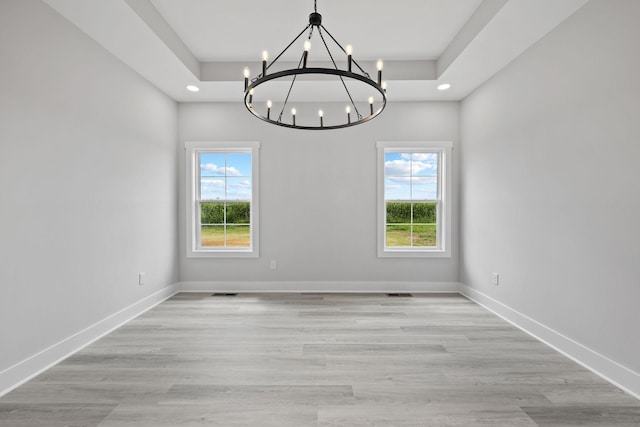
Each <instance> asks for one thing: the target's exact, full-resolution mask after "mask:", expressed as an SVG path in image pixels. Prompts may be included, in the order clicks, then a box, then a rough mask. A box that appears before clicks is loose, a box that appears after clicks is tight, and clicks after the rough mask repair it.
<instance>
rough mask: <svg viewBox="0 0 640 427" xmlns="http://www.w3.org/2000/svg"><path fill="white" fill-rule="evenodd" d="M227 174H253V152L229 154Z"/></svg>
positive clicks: (245, 175) (248, 175)
mask: <svg viewBox="0 0 640 427" xmlns="http://www.w3.org/2000/svg"><path fill="white" fill-rule="evenodd" d="M227 176H244V177H250V176H251V154H249V153H230V154H227Z"/></svg>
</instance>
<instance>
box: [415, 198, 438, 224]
mask: <svg viewBox="0 0 640 427" xmlns="http://www.w3.org/2000/svg"><path fill="white" fill-rule="evenodd" d="M437 212H438V205H437V204H436V203H414V204H413V221H412V222H413V223H414V224H435V223H436V222H437V215H438V213H437Z"/></svg>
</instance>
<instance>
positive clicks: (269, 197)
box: [178, 102, 459, 290]
mask: <svg viewBox="0 0 640 427" xmlns="http://www.w3.org/2000/svg"><path fill="white" fill-rule="evenodd" d="M315 110H316V109H311V111H315ZM458 115H459V104H458V103H456V102H440V103H390V104H389V106H388V107H387V110H386V111H385V112H383V113H382V115H381V116H380V117H379V118H377V119H375V120H373V121H372V122H369V123H366V124H363V125H360V126H357V127H354V128H349V129H343V130H338V131H314V132H311V131H298V130H292V129H285V128H279V127H276V126H273V125H269V124H267V123H264V122H262V121H260V120H258V119H256V118H254V117H253V116H251V115H250V114H249V113H248V112H247V111H246V110H245V108H244V105H243V104H241V103H238V104H204V103H202V104H196V103H191V104H180V105H179V108H178V129H179V144H180V145H183V144H184V142H185V141H261V143H262V145H261V149H260V150H261V154H260V155H261V159H260V160H261V162H260V163H261V164H260V168H261V170H260V179H261V181H260V192H261V193H260V202H261V206H260V226H261V229H260V233H261V235H260V258H259V259H249V260H248V259H233V260H214V259H204V260H203V259H187V258H186V256H185V249H184V248H185V245H186V243H185V240H184V239H185V229H184V226H181V227H180V230H179V233H180V245H179V260H180V280H181V281H183V282H216V283H217V285H221V286H222V287H224V286H226V287H227V288H228V289H237V288H238V286H239V285H238V283H237V282H256V283H258V282H272V283H270V284H269V286H270V289H271V290H273V289H295V290H329V289H331V290H336V289H337V290H340V289H345V288H347V285H346V284H344V282H349V285H348V286H349V287H348V288H347V289H349V288H350V289H352V290H353V289H358V288H357V286H359V285H363V286H364V288H367V286H368V284H371V283H374V284H379V285H380V286H381V287H383V288H387V289H392V288H394V286H395V287H396V288H397V287H399V286H401V284H400V282H402V283H403V284H407V283H408V286H411V287H414V288H416V289H424V290H428V289H429V288H428V287H426V286H425V285H424V284H425V283H428V282H434V283H441V282H457V280H458V258H457V257H458V255H457V254H458V251H457V247H458V245H457V217H454V223H453V256H452V257H451V258H450V259H380V258H377V255H376V155H377V152H376V148H375V143H376V141H378V140H391V141H393V140H399V141H414V140H447V141H454V146H455V144H457V141H458V130H459V120H458ZM180 151H181V153H182V154H181V160H180V173H179V177H180V186H179V189H180V198H179V200H180V210H179V214H180V224H184V214H185V213H184V212H185V200H184V198H185V192H184V151H183V150H180ZM455 152H456V151H454V153H455ZM454 178H455V179H454V188H456V185H457V170H454ZM455 211H456V210H455V207H454V212H455ZM272 259H275V260H277V262H278V269H277V270H270V268H269V261H270V260H272ZM234 282H235V283H234ZM300 282H307V283H300ZM308 282H316V283H308ZM318 282H322V283H318ZM357 282H360V283H359V284H358V283H357ZM394 283H395V285H394ZM259 286H260V285H258V289H260V287H259ZM218 287H220V286H218ZM364 288H363V289H364ZM268 289H269V288H267V290H268ZM369 289H373V288H371V287H369Z"/></svg>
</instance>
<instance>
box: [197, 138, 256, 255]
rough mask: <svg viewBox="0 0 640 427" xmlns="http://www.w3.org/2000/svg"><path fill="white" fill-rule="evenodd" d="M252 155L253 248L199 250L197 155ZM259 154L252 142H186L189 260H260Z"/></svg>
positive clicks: (200, 248) (209, 248) (198, 168)
mask: <svg viewBox="0 0 640 427" xmlns="http://www.w3.org/2000/svg"><path fill="white" fill-rule="evenodd" d="M212 152H213V153H215V152H219V153H251V192H252V196H251V225H250V227H251V246H250V247H248V248H235V247H202V246H200V227H199V226H200V221H199V219H197V218H196V216H198V217H199V214H200V211H199V210H198V209H197V207H198V204H199V202H200V201H199V200H198V199H197V196H198V193H199V191H198V189H199V185H200V183H199V181H198V180H199V176H200V174H199V170H200V165H199V164H198V155H199V154H200V153H212ZM259 153H260V143H259V142H257V141H250V142H185V160H186V169H185V170H186V178H187V179H186V181H187V182H186V207H187V209H186V210H187V212H186V215H187V217H186V221H185V222H186V226H187V233H186V236H187V238H186V241H187V248H186V249H187V258H258V257H259V256H260V254H259V248H260V245H259V236H260V233H259V218H260V216H259V214H258V208H259V206H260V203H259V194H260V192H259V191H258V181H259V180H258V177H259V164H260V162H259Z"/></svg>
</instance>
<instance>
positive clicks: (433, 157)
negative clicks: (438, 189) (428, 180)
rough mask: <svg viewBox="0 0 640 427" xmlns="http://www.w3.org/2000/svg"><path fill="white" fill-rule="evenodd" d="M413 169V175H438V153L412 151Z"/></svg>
mask: <svg viewBox="0 0 640 427" xmlns="http://www.w3.org/2000/svg"><path fill="white" fill-rule="evenodd" d="M411 170H412V171H413V176H437V174H438V153H412V154H411Z"/></svg>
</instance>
